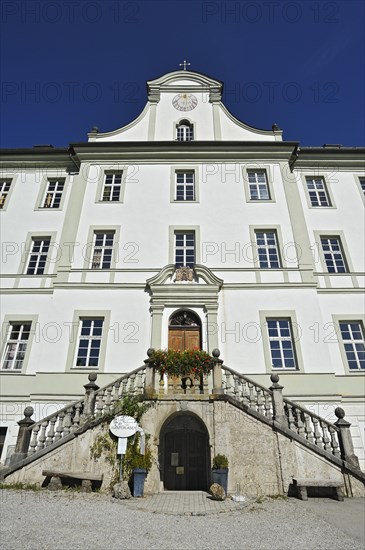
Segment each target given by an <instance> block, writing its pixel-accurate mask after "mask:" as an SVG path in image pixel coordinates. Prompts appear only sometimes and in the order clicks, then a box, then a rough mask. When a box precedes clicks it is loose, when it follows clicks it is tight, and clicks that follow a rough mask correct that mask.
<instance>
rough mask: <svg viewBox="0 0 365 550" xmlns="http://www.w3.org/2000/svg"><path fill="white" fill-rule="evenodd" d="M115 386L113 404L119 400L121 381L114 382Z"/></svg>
mask: <svg viewBox="0 0 365 550" xmlns="http://www.w3.org/2000/svg"><path fill="white" fill-rule="evenodd" d="M113 388H114V393H113V396H112V402H113V404H114V403H116V402H117V401H119V388H120V382H119V381H118V382H115V384H113Z"/></svg>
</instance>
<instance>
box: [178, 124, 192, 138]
mask: <svg viewBox="0 0 365 550" xmlns="http://www.w3.org/2000/svg"><path fill="white" fill-rule="evenodd" d="M176 139H177V141H193V139H194V129H193V125H192V124H190V122H189V121H188V120H181V121H180V122H179V124H178V125H177V126H176Z"/></svg>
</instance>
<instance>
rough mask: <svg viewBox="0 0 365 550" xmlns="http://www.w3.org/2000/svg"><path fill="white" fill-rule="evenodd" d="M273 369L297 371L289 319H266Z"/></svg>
mask: <svg viewBox="0 0 365 550" xmlns="http://www.w3.org/2000/svg"><path fill="white" fill-rule="evenodd" d="M266 322H267V330H268V335H269V344H270V353H271V363H272V367H273V369H297V361H296V357H295V350H294V340H293V333H292V326H291V322H290V319H267V320H266Z"/></svg>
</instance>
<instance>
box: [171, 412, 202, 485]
mask: <svg viewBox="0 0 365 550" xmlns="http://www.w3.org/2000/svg"><path fill="white" fill-rule="evenodd" d="M162 447H163V449H162V458H163V482H164V488H165V489H167V490H170V491H172V490H175V491H207V490H208V481H209V480H208V475H209V468H208V462H209V440H208V434H207V431H206V428H205V426H204V425H203V424H202V423H201V421H199V420H198V419H197V418H195V417H193V416H191V415H182V416H177V417H175V418H174V419H173V421H172V422H170V423H169V424H168V426H167V427H166V428H165V430H164V433H163V436H162Z"/></svg>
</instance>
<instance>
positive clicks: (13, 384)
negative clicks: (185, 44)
mask: <svg viewBox="0 0 365 550" xmlns="http://www.w3.org/2000/svg"><path fill="white" fill-rule="evenodd" d="M222 90H223V84H222V83H221V82H220V81H217V80H215V79H212V78H210V77H207V76H205V75H203V74H200V73H197V72H192V71H187V70H181V71H176V72H172V73H168V74H166V75H164V76H162V77H160V78H158V79H156V80H152V81H149V82H147V91H148V101H147V104H146V106H145V108H144V109H143V111H142V113H141V114H140V115H139V116H138V118H137V119H136V120H134V121H133V122H131V123H130V124H128V125H127V126H125V127H123V128H119V129H117V130H114V131H110V132H104V133H103V132H99V131H98V129H97V128H94V129H93V130H92V131H91V132H90V133H89V134H88V141H87V142H82V143H72V144H71V145H70V146H69V147H67V148H53V147H52V146H35V147H33V148H29V149H4V150H2V155H1V157H2V158H1V175H2V179H1V199H0V205H1V209H0V210H1V211H0V216H1V226H2V260H1V261H2V276H1V281H2V282H1V286H2V319H1V323H2V342H1V366H0V370H1V439H2V440H1V443H2V455H1V461H2V463H3V464H4V463H5V462H6V460H7V459H9V457H10V455H11V453H12V451H13V450H14V446H15V441H16V436H17V432H18V425H17V422H18V421H19V420H20V419H21V418H22V413H23V410H24V407H25V406H26V405H32V406H33V408H34V409H35V415H34V418H35V420H37V421H38V420H40V419H42V418H44V417H46V416H48V415H50V414H52V413H54V412H55V411H56V410H57V409H59V408H60V407H62V406H64V405H65V404H67V403H69V402H72V401H75V400H77V399H79V398H80V395H82V386H83V385H84V384H85V382H86V378H87V375H88V374H90V373H94V372H95V373H97V374H98V384H99V385H100V386H104V385H106V384H108V383H111V382H112V381H113V380H115V379H116V378H118V377H120V376H121V375H122V374H123V373H128V372H130V371H133V370H134V369H136V368H137V367H139V366H140V365H141V364H143V360H144V359H145V357H146V350H147V349H148V348H156V349H157V348H162V349H164V348H168V347H170V348H171V347H172V348H174V349H191V348H200V349H203V350H205V351H207V352H209V353H212V351H213V349H215V348H218V349H219V350H220V352H221V355H220V357H221V359H223V361H224V364H225V365H227V366H228V367H230V368H231V369H234V370H235V371H236V372H238V373H242V374H244V375H248V376H249V377H251V378H252V379H253V380H255V381H256V382H257V383H259V384H262V385H263V386H268V385H269V384H270V375H271V374H273V373H274V374H275V373H277V374H279V375H280V383H281V384H282V385H283V386H284V388H285V395H286V396H287V397H288V398H290V399H291V400H292V401H295V402H298V403H300V404H301V405H303V406H305V407H306V408H308V409H309V410H311V411H312V412H313V413H315V414H318V415H320V416H321V417H322V418H325V419H326V420H328V421H330V422H332V421H333V420H335V416H334V410H335V408H336V407H338V406H341V407H342V408H343V409H344V410H345V412H346V418H347V420H349V421H350V422H351V424H352V427H351V431H352V436H353V441H354V446H355V452H356V454H357V456H358V457H359V460H360V465H361V467H362V468H363V469H364V445H365V439H364V427H365V414H364V389H365V388H364V369H365V358H364V312H363V305H364V302H363V290H364V248H365V247H364V202H365V199H364V194H365V170H364V149H361V148H356V147H341V146H336V145H332V146H331V145H327V146H323V147H300V146H299V143H298V142H288V141H284V140H283V136H282V131H281V130H280V129H279V128H278V127H277V126H276V125H274V126H273V127H272V129H271V130H260V129H257V128H252V127H249V126H248V125H246V124H244V123H243V122H240V121H239V120H237V119H236V118H235V117H234V116H233V115H232V114H231V113H230V112H229V111H228V110H227V109H226V108H225V106H224V105H223V103H222V102H221V96H222Z"/></svg>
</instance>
